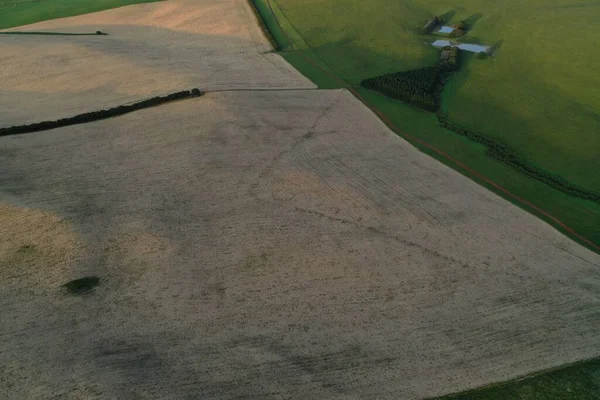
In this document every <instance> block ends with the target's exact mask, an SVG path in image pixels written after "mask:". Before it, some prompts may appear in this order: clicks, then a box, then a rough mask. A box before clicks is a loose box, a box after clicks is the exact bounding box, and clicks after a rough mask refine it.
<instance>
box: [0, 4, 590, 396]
mask: <svg viewBox="0 0 600 400" xmlns="http://www.w3.org/2000/svg"><path fill="white" fill-rule="evenodd" d="M156 4H163V5H164V6H165V7H173V6H174V5H175V6H177V4H179V3H178V2H168V3H156ZM194 4H195V8H197V9H199V10H202V9H203V7H205V9H206V12H208V10H212V12H219V11H218V9H219V7H222V8H223V10H222V11H220V12H221V13H222V16H223V18H236V19H235V21H236V23H238V24H243V25H247V26H254V24H255V23H256V21H255V20H254V17H253V16H252V15H251V14H249V15H247V17H244V18H241V17H239V15H238V14H235V13H231V14H230V13H228V12H225V11H224V10H226V9H229V10H235V9H236V8H235V7H237V6H238V5H240V4H241V3H240V2H238V1H237V0H231V1H230V2H218V4H217V3H216V2H214V1H209V0H206V1H197V2H195V3H194ZM154 5H155V4H152V5H143V6H139V7H142V8H141V9H140V12H141V13H144V10H145V7H149V6H154ZM136 7H138V6H136ZM134 9H135V8H132V9H130V10H128V12H129V13H131V15H132V16H131V18H134V16H135V12H134ZM88 17H89V18H92V19H95V18H98V16H96V15H91V16H88ZM80 18H84V17H80ZM55 23H56V24H58V23H59V21H55ZM132 23H133V22H132ZM190 24H191V25H195V24H194V23H193V21H190ZM141 26H142V28H141V29H140V32H143V24H142V25H141ZM220 26H222V24H220V25H219V26H216V27H215V28H214V29H215V30H216V31H215V35H217V36H218V37H221V38H222V39H220V41H215V42H210V41H208V42H207V43H208V44H206V46H209V45H210V43H214V46H218V47H219V49H216V48H213V50H212V51H213V52H214V53H218V54H221V57H222V58H223V60H230V61H228V62H234V61H236V60H239V59H243V57H241V58H235V57H236V54H237V53H236V52H237V50H238V49H239V47H237V43H239V38H238V37H237V36H236V35H233V34H232V35H231V39H230V40H231V43H232V45H231V46H223V42H224V41H225V42H227V41H226V40H225V38H226V37H227V35H226V34H224V33H223V32H221V31H220V30H219V29H220ZM254 27H255V28H256V29H258V28H257V27H256V26H254ZM239 29H241V27H240V28H239ZM248 29H254V28H248ZM206 34H207V35H209V33H206ZM259 43H260V44H261V45H260V46H259V47H261V46H267V42H266V40H265V39H264V38H263V37H260V36H259ZM190 46H191V45H190ZM254 49H255V50H254V51H255V52H258V50H256V47H255V48H254ZM116 51H117V52H119V50H116ZM248 51H250V50H248ZM105 52H107V53H109V48H107V49H106V50H105ZM219 52H220V53H219ZM257 54H258V53H255V55H254V56H249V58H250V59H254V58H257V59H258V58H259V57H260V56H259V55H257ZM15 57H18V54H15ZM24 57H28V56H27V55H24ZM244 57H245V55H244ZM198 59H200V57H199V58H198ZM271 59H272V60H274V59H276V60H277V61H274V62H275V63H276V65H282V66H283V67H282V68H276V70H277V71H280V72H281V75H277V76H278V77H279V78H278V79H280V80H279V81H278V80H275V82H276V83H273V82H271V81H270V80H269V79H268V76H264V75H260V77H261V79H262V80H257V78H256V75H255V74H257V73H261V74H262V73H263V72H261V71H259V72H256V71H254V70H252V71H250V68H248V69H245V70H244V71H242V72H239V74H237V75H236V74H232V80H236V82H235V83H234V84H232V86H231V87H229V88H230V89H235V88H236V87H238V88H239V87H241V88H248V87H255V88H257V89H263V90H262V91H246V90H243V91H232V92H220V93H208V94H207V95H205V96H203V97H201V98H197V99H191V100H185V101H180V102H176V103H172V104H168V105H164V106H161V107H157V108H152V109H149V110H143V111H139V112H136V113H132V114H128V115H125V116H122V117H119V118H113V119H109V120H105V121H100V122H93V123H88V124H82V125H77V126H72V127H68V128H61V129H55V130H51V131H46V132H40V133H35V134H28V135H20V136H12V137H4V138H0V170H1V171H2V174H0V204H1V206H0V243H1V244H2V245H1V246H0V281H2V285H1V286H0V287H1V289H0V309H1V310H2V313H0V326H2V327H7V328H6V329H4V330H3V332H2V334H1V335H0V365H2V366H3V373H2V375H1V376H2V381H1V382H0V383H1V384H2V387H3V388H5V390H6V391H5V393H7V397H9V398H49V397H50V398H51V397H60V398H72V399H75V398H135V397H139V398H161V399H169V398H172V399H182V398H194V397H198V396H201V397H202V398H208V399H230V398H236V397H238V398H261V399H264V398H266V399H269V398H272V399H276V398H282V397H283V398H297V399H306V398H331V399H370V398H371V399H375V398H378V399H379V398H389V399H398V398H401V399H418V398H424V397H427V396H435V395H443V394H446V393H450V392H455V391H459V390H464V389H468V388H471V387H476V386H479V385H483V384H487V383H490V382H496V381H501V380H505V379H509V378H513V377H516V376H519V375H522V374H526V373H530V372H533V371H537V370H540V369H544V368H548V367H553V366H558V365H561V364H564V363H567V362H572V361H577V360H580V359H583V358H588V357H593V356H598V355H599V354H600V347H599V346H598V343H599V339H600V333H599V332H598V330H597V326H598V323H599V320H600V315H599V314H598V307H597V305H598V302H599V301H600V299H599V298H598V289H599V287H600V273H599V272H598V271H599V269H598V266H600V257H599V256H598V255H596V254H594V253H592V252H590V251H588V250H586V249H585V248H583V247H581V246H580V245H578V244H576V243H574V242H572V241H571V240H569V239H568V238H566V237H565V236H563V235H561V234H560V233H558V232H557V231H556V230H554V229H553V228H551V227H550V226H549V225H547V224H545V223H543V222H541V221H540V220H539V219H536V218H535V217H534V216H532V215H530V214H528V213H526V212H524V211H522V210H520V209H519V208H517V207H515V206H513V205H511V204H510V203H508V202H506V201H505V200H503V199H501V198H499V197H497V196H496V195H494V194H493V193H491V192H489V191H487V190H486V189H484V188H483V187H481V186H479V185H477V184H476V183H474V182H472V181H471V180H469V179H467V178H465V177H463V176H462V175H460V174H458V173H457V172H455V171H453V170H451V169H449V168H447V167H446V166H444V165H442V164H440V163H438V162H437V161H435V160H433V159H432V158H430V157H428V156H426V155H424V154H422V153H420V152H419V151H418V150H416V149H415V148H413V147H412V146H410V145H409V144H408V143H406V142H405V141H403V140H401V139H400V138H399V137H398V136H396V135H395V134H394V133H392V132H391V131H390V130H389V129H387V128H386V127H385V125H383V124H382V123H381V121H379V120H378V119H377V118H376V116H375V115H374V114H372V113H371V112H370V111H369V110H368V109H366V108H365V107H364V106H363V105H362V104H361V103H360V102H359V101H358V100H356V99H355V98H354V97H353V96H352V95H351V94H350V93H348V92H347V91H344V90H331V91H322V90H304V89H305V88H310V87H311V85H310V84H308V85H307V84H306V81H305V80H304V79H303V78H299V76H298V74H297V72H294V71H292V70H291V69H290V67H289V66H288V65H287V64H285V62H284V61H283V60H281V59H278V56H277V55H272V58H271ZM38 62H40V61H38ZM198 62H201V61H198ZM277 63H281V64H277ZM223 65H224V64H223ZM264 65H273V64H271V63H268V64H264ZM73 68H74V69H73V71H75V72H77V71H78V70H77V68H75V67H73ZM181 68H187V69H190V70H191V69H194V67H193V66H187V65H186V66H182V67H181ZM211 68H212V69H211ZM198 69H199V70H201V71H202V72H201V74H203V75H199V76H222V77H223V81H222V82H223V83H222V85H223V86H225V87H227V86H226V80H225V78H226V77H227V74H228V72H227V70H225V71H223V70H222V69H223V68H222V65H221V64H200V65H199V66H198ZM66 70H67V71H68V68H67V67H66ZM118 71H122V74H123V75H122V76H120V75H119V72H118ZM118 71H117V70H114V71H113V76H112V79H115V80H117V81H119V80H127V79H133V78H132V75H131V73H130V71H128V70H127V69H125V70H118ZM174 75H175V76H177V75H176V74H174ZM190 79H191V78H190ZM214 82H219V81H217V80H215V81H214ZM263 82H264V87H260V85H262V83H263ZM189 83H191V85H187V86H186V87H189V86H198V87H202V86H203V85H202V82H201V81H197V80H194V79H192V80H191V81H190V82H189ZM298 84H301V86H302V88H301V89H302V90H264V89H272V88H273V87H276V88H280V87H290V88H293V87H295V86H297V85H298ZM257 86H259V87H257ZM114 87H115V88H116V87H117V86H116V85H115V86H114ZM178 89H179V88H178ZM67 90H68V84H67V83H65V82H62V83H56V86H55V89H54V91H53V93H62V92H65V91H67ZM147 90H152V89H147ZM76 92H77V93H79V91H76ZM111 93H112V92H111ZM131 96H132V97H135V96H134V94H131ZM100 97H101V96H100ZM101 98H102V97H101ZM104 99H105V101H109V99H111V100H110V101H112V99H114V97H111V96H107V97H105V98H104ZM90 100H94V97H91V96H90ZM19 101H23V100H19ZM19 104H22V103H19ZM44 104H45V103H44ZM89 104H90V105H94V104H96V103H94V102H93V101H90V103H89ZM48 107H51V108H53V110H54V111H57V112H58V111H60V110H68V109H69V108H70V107H74V106H72V105H71V103H69V100H68V96H66V95H65V96H59V97H56V104H54V103H48ZM43 108H44V107H41V106H40V107H32V108H31V110H30V112H29V113H25V112H23V113H22V114H18V113H17V116H18V118H17V119H19V118H20V119H21V120H22V119H26V118H30V117H32V116H33V117H35V120H40V119H42V118H38V116H39V114H38V113H37V112H38V110H41V111H40V112H41V113H43V112H45V111H44V110H43ZM14 109H16V104H15V108H14ZM14 109H13V110H14ZM15 112H16V111H15ZM7 114H8V115H10V113H9V112H7ZM86 275H94V276H98V277H99V278H100V285H99V286H98V287H97V288H96V289H95V290H94V291H93V292H92V293H88V294H85V295H80V296H72V295H70V294H68V293H67V292H66V291H65V290H64V288H62V287H61V285H63V284H65V283H66V282H68V281H70V280H72V279H75V278H80V277H82V276H86Z"/></svg>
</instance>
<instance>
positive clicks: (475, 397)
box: [428, 357, 600, 400]
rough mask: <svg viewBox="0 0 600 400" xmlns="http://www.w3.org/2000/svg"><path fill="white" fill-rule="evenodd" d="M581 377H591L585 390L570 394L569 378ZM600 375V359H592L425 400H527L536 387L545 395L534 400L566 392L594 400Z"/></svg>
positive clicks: (546, 399)
mask: <svg viewBox="0 0 600 400" xmlns="http://www.w3.org/2000/svg"><path fill="white" fill-rule="evenodd" d="M582 374H583V375H586V374H587V375H591V379H590V381H591V382H586V385H585V386H586V387H585V388H581V387H579V388H577V389H578V392H577V393H576V394H575V393H572V391H573V388H572V387H571V386H573V383H574V382H575V381H576V380H574V379H571V377H573V376H577V377H578V378H580V377H581V375H582ZM599 374H600V357H593V358H589V359H586V360H580V361H575V362H572V363H568V364H563V365H560V366H557V367H553V368H548V369H545V370H541V371H537V372H533V373H531V374H526V375H523V376H520V377H517V378H514V379H511V380H508V381H502V382H496V383H491V384H489V385H484V386H481V387H477V388H474V389H469V390H465V391H462V392H457V393H450V394H446V395H443V396H438V397H432V398H429V399H428V400H513V399H514V400H519V399H520V400H527V399H529V398H531V397H524V396H528V394H527V393H531V392H532V391H535V390H536V387H543V389H541V390H544V391H546V394H544V395H539V393H536V394H535V397H533V398H534V399H543V400H563V399H565V398H566V397H564V396H565V392H568V393H572V394H574V395H576V396H577V397H574V398H577V399H579V400H593V399H598V398H599V396H600V394H599V393H600V381H598V380H596V379H594V377H595V376H597V375H599ZM588 378H589V377H588ZM577 382H581V379H578V380H577ZM584 391H585V392H584ZM552 392H554V393H552ZM541 396H543V397H541ZM549 396H551V397H549ZM584 396H585V397H584Z"/></svg>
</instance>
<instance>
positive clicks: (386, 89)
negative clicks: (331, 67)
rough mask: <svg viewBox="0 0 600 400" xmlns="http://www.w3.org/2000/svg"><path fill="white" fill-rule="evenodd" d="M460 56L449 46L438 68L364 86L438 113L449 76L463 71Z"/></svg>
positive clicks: (388, 77) (398, 74)
mask: <svg viewBox="0 0 600 400" xmlns="http://www.w3.org/2000/svg"><path fill="white" fill-rule="evenodd" d="M458 54H459V51H458V48H456V47H452V46H446V47H444V48H443V49H442V50H441V54H440V61H439V62H438V63H437V64H436V65H435V66H434V67H427V68H420V69H414V70H410V71H404V72H396V73H393V74H387V75H381V76H376V77H374V78H369V79H365V80H364V81H362V82H361V85H362V86H363V87H365V88H367V89H371V90H375V91H377V92H380V93H382V94H385V95H386V96H389V97H392V98H394V99H397V100H401V101H404V102H406V103H409V104H412V105H414V106H416V107H419V108H423V109H425V110H427V111H431V112H435V111H436V110H437V109H438V108H439V103H440V101H439V98H440V94H441V92H442V90H443V88H444V85H445V83H446V81H447V80H448V78H449V75H450V74H451V73H452V72H453V71H456V70H457V69H458V68H459V63H458Z"/></svg>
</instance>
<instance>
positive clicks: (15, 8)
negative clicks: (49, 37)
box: [0, 0, 159, 29]
mask: <svg viewBox="0 0 600 400" xmlns="http://www.w3.org/2000/svg"><path fill="white" fill-rule="evenodd" d="M153 1H159V0H94V1H90V0H0V29H7V28H12V27H15V26H21V25H27V24H33V23H35V22H40V21H45V20H48V19H55V18H64V17H72V16H74V15H80V14H87V13H92V12H97V11H103V10H108V9H110V8H116V7H122V6H127V5H130V4H139V3H150V2H153Z"/></svg>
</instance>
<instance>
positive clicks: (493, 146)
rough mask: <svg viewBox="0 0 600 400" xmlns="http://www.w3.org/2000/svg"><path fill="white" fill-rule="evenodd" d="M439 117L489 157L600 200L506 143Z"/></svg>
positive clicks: (563, 189) (568, 191)
mask: <svg viewBox="0 0 600 400" xmlns="http://www.w3.org/2000/svg"><path fill="white" fill-rule="evenodd" d="M437 118H438V122H439V123H440V125H441V126H443V127H444V128H446V129H449V130H451V131H453V132H456V133H458V134H459V135H462V136H465V137H467V138H469V139H471V140H472V141H474V142H477V143H480V144H483V145H485V146H486V147H487V150H486V154H487V155H488V156H489V157H492V158H494V159H496V160H498V161H501V162H502V163H504V164H506V165H508V166H509V167H511V168H513V169H515V170H517V171H519V172H521V173H523V174H525V175H527V176H529V177H531V178H533V179H535V180H537V181H540V182H543V183H545V184H546V185H548V186H550V187H553V188H554V189H557V190H560V191H561V192H563V193H566V194H569V195H571V196H575V197H579V198H582V199H586V200H591V201H595V202H600V194H598V193H594V192H592V191H589V190H587V189H584V188H582V187H579V186H577V185H575V184H573V183H571V182H569V181H567V180H566V179H564V178H562V177H560V176H558V175H554V174H552V173H550V172H548V171H545V170H543V169H541V168H538V167H536V166H534V165H533V164H531V163H530V162H529V161H527V159H525V157H523V156H521V155H519V154H518V153H516V152H515V151H514V150H512V149H511V148H510V147H508V146H507V145H505V144H504V143H502V142H499V141H497V140H495V139H492V138H490V137H488V136H486V135H483V134H481V133H478V132H475V131H472V130H469V129H466V128H463V127H461V126H459V125H457V124H455V123H453V122H451V121H449V120H448V117H447V116H446V115H444V114H443V113H441V112H438V113H437Z"/></svg>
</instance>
